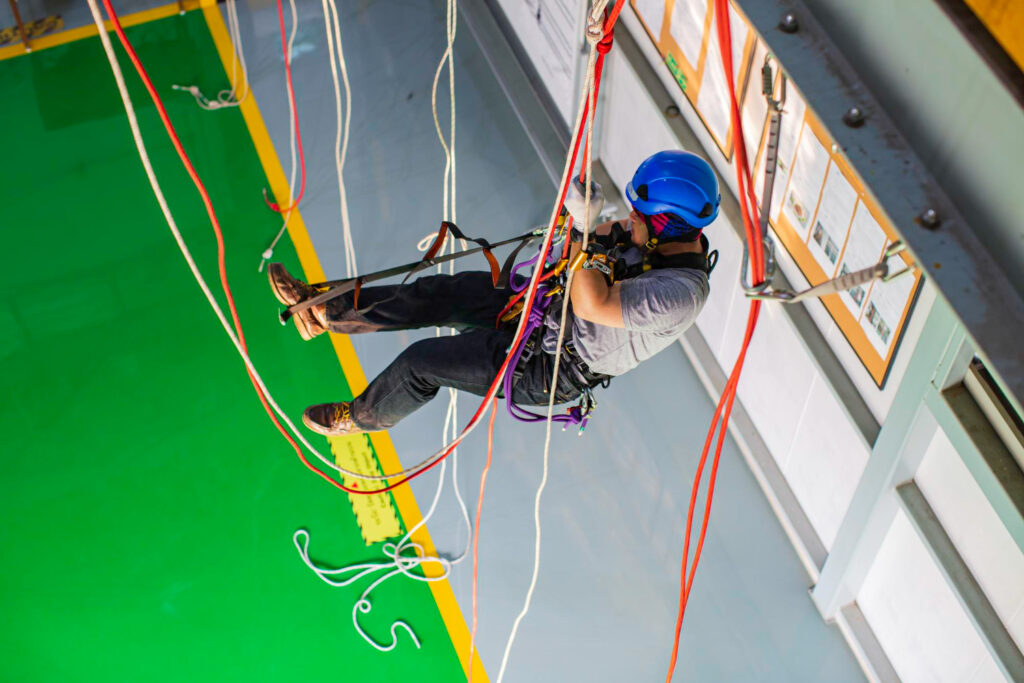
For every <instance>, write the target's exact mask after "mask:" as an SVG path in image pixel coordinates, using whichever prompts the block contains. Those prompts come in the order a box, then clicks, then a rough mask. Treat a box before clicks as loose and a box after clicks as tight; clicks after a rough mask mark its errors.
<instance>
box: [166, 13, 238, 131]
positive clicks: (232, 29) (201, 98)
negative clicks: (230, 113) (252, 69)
mask: <svg viewBox="0 0 1024 683" xmlns="http://www.w3.org/2000/svg"><path fill="white" fill-rule="evenodd" d="M237 2H238V0H226V2H225V3H224V7H225V14H227V17H228V35H229V36H230V37H231V45H232V48H231V87H230V88H229V89H227V90H221V91H220V92H218V93H217V99H214V100H211V99H208V98H207V97H206V95H204V94H203V91H202V90H200V89H199V86H198V85H172V86H171V87H172V88H174V89H175V90H181V91H183V92H187V93H188V94H190V95H192V97H193V98H195V101H196V104H198V105H199V107H200V108H201V109H205V110H207V111H214V110H217V109H225V108H228V107H237V106H238V105H240V104H242V102H244V101H245V98H247V97H248V96H249V71H248V69H247V68H246V64H245V53H244V51H243V49H242V29H241V25H240V24H239V22H238V6H237ZM239 65H241V70H242V79H241V80H239V79H238V69H239ZM240 88H241V90H242V96H241V97H238V96H237V92H238V90H239V89H240Z"/></svg>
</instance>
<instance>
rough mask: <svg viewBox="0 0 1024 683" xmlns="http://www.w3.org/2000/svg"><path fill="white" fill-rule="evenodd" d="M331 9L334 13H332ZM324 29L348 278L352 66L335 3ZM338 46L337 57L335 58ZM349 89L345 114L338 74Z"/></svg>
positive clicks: (352, 269) (327, 1) (352, 264)
mask: <svg viewBox="0 0 1024 683" xmlns="http://www.w3.org/2000/svg"><path fill="white" fill-rule="evenodd" d="M328 9H329V10H330V11H329V12H328ZM323 10H324V28H325V29H326V30H327V50H328V52H329V54H330V58H331V79H332V81H333V83H334V105H335V111H336V112H337V133H336V135H335V138H334V166H335V169H336V170H337V173H338V196H339V203H340V209H341V231H342V239H343V244H344V245H345V276H346V277H353V276H354V275H355V274H356V272H357V270H358V268H357V266H356V249H355V245H354V243H353V241H352V225H351V223H350V222H349V216H348V193H347V192H346V191H345V179H344V169H345V158H346V157H347V156H348V139H349V129H350V127H351V123H352V89H351V87H350V85H349V82H348V66H347V64H346V63H345V51H344V50H343V49H342V46H341V27H340V26H339V24H338V6H337V4H336V2H335V0H323ZM335 45H337V56H335ZM339 69H340V70H341V80H342V82H343V83H344V86H345V109H344V115H343V114H342V107H341V88H340V87H339V85H338V71H339ZM343 122H344V123H343Z"/></svg>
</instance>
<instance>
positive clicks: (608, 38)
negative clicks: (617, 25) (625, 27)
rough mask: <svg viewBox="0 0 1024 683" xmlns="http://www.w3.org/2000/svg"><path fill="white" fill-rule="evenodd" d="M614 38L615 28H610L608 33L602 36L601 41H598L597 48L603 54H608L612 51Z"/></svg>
mask: <svg viewBox="0 0 1024 683" xmlns="http://www.w3.org/2000/svg"><path fill="white" fill-rule="evenodd" d="M613 39H614V36H613V29H609V30H608V33H606V34H604V37H603V38H601V40H600V42H598V43H597V46H596V48H595V49H596V50H597V51H598V52H599V53H601V54H603V55H606V54H608V53H609V52H610V51H611V49H612V40H613Z"/></svg>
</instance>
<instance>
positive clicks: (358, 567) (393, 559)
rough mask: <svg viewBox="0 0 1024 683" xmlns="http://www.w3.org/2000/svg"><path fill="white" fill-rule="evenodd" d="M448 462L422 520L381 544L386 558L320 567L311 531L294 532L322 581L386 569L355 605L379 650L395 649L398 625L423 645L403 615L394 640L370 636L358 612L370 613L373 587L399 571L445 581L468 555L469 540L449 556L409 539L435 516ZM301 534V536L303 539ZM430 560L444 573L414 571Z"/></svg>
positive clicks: (343, 582) (366, 636)
mask: <svg viewBox="0 0 1024 683" xmlns="http://www.w3.org/2000/svg"><path fill="white" fill-rule="evenodd" d="M447 466H448V463H446V462H442V463H441V471H440V474H439V475H438V484H437V489H436V490H435V491H434V498H433V500H432V501H431V503H430V508H429V509H428V510H427V514H425V515H424V516H423V517H422V519H420V521H419V522H418V523H417V524H416V525H415V526H413V528H411V529H409V531H407V532H406V533H405V535H404V536H402V538H401V539H400V540H399V541H398V542H397V543H385V544H384V545H383V546H382V550H383V552H384V554H385V555H386V556H387V558H388V559H387V560H377V561H374V562H364V563H361V564H353V565H349V566H347V567H341V568H337V569H331V568H326V567H321V566H318V565H317V564H315V563H314V562H313V560H311V559H310V557H309V532H308V531H306V530H305V529H299V530H298V531H296V532H295V534H293V536H292V541H293V542H294V543H295V548H296V550H298V551H299V557H301V558H302V561H303V562H304V563H305V564H306V566H307V567H309V568H310V569H312V570H313V572H314V573H316V575H317V576H318V577H319V578H320V579H321V580H322V581H324V582H325V583H327V584H330V585H331V586H335V587H344V586H349V585H351V584H353V583H355V582H356V581H358V580H359V579H361V578H363V577H364V576H370V575H372V574H374V573H376V572H380V571H384V572H386V573H385V574H384V575H382V576H380V577H378V578H377V580H375V581H374V582H373V583H371V584H370V585H369V586H367V587H366V588H365V589H364V590H363V592H362V594H361V595H360V596H359V599H358V600H357V601H356V602H355V604H354V605H353V606H352V623H353V625H354V626H355V629H356V631H357V632H358V633H359V635H360V636H362V637H363V639H364V640H365V641H366V642H367V643H369V644H370V645H372V646H373V647H375V648H376V649H378V650H380V651H381V652H390V651H391V650H393V649H395V647H396V646H397V644H398V637H397V635H396V631H397V629H399V628H401V629H402V630H404V631H405V632H406V633H408V634H409V637H410V638H412V641H413V643H414V644H415V645H416V648H417V649H419V647H420V641H419V638H417V637H416V632H415V631H413V629H412V627H411V626H409V624H407V623H406V622H405V621H403V620H401V619H399V620H396V621H394V622H392V624H391V643H390V644H389V645H381V644H380V643H378V642H377V641H375V640H374V639H373V638H371V637H370V636H369V634H367V633H366V632H365V631H364V630H363V629H362V627H361V626H360V624H359V614H358V613H359V612H362V613H363V614H369V612H370V610H371V609H372V608H373V604H372V603H371V602H370V593H372V592H373V590H374V589H375V588H376V587H377V586H379V585H380V584H382V583H384V582H385V581H387V580H388V579H390V578H391V577H393V576H398V575H399V574H402V575H404V576H406V577H408V578H410V579H412V580H414V581H423V582H426V583H433V582H435V581H444V580H445V579H447V578H448V576H449V575H450V574H451V570H452V567H453V566H454V565H457V564H459V563H460V562H462V560H463V559H465V557H466V555H467V550H468V544H467V550H463V551H462V554H461V555H459V556H458V557H456V558H455V559H453V560H449V559H447V558H444V557H440V556H434V555H424V552H423V546H422V545H420V544H419V543H413V542H412V541H411V540H410V539H411V538H412V537H413V535H414V534H415V533H416V532H417V531H419V530H420V529H421V528H423V527H424V526H425V525H426V523H427V520H428V519H430V518H431V517H432V516H433V514H434V511H435V510H436V509H437V503H438V501H439V500H440V499H441V491H442V489H443V488H444V476H445V469H446V468H447ZM466 523H467V524H468V523H469V517H468V514H467V516H466ZM300 538H301V539H302V542H301V543H300ZM410 551H411V552H412V554H411V555H410V554H409V552H410ZM427 564H436V565H438V566H440V567H441V573H440V574H438V575H436V576H426V574H424V575H422V576H421V575H419V574H415V573H413V571H412V570H413V569H415V568H416V567H420V566H423V565H427ZM353 573H354V574H353ZM347 574H353V575H352V576H350V577H349V578H346V579H343V580H340V581H339V580H336V579H334V578H332V577H334V576H339V575H347Z"/></svg>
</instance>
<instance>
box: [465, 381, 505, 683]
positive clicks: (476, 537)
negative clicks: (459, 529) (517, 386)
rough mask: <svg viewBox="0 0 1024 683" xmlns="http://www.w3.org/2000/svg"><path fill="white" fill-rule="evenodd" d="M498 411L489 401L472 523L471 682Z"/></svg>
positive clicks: (471, 679)
mask: <svg viewBox="0 0 1024 683" xmlns="http://www.w3.org/2000/svg"><path fill="white" fill-rule="evenodd" d="M497 413H498V400H497V399H494V400H493V401H492V402H491V419H490V420H489V421H488V422H487V460H486V461H484V469H483V472H481V473H480V493H479V495H478V496H477V499H476V521H475V522H474V524H473V588H472V602H473V610H472V611H473V621H472V627H471V630H470V632H469V656H468V657H467V659H466V671H468V672H469V677H468V680H467V683H473V652H474V651H475V650H476V627H477V611H476V607H477V601H476V597H477V594H476V591H477V585H478V581H477V570H478V569H479V565H480V556H479V550H480V517H481V516H482V513H483V507H484V492H485V491H486V490H487V474H488V473H489V472H490V471H491V455H492V454H493V452H494V417H495V415H497Z"/></svg>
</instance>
